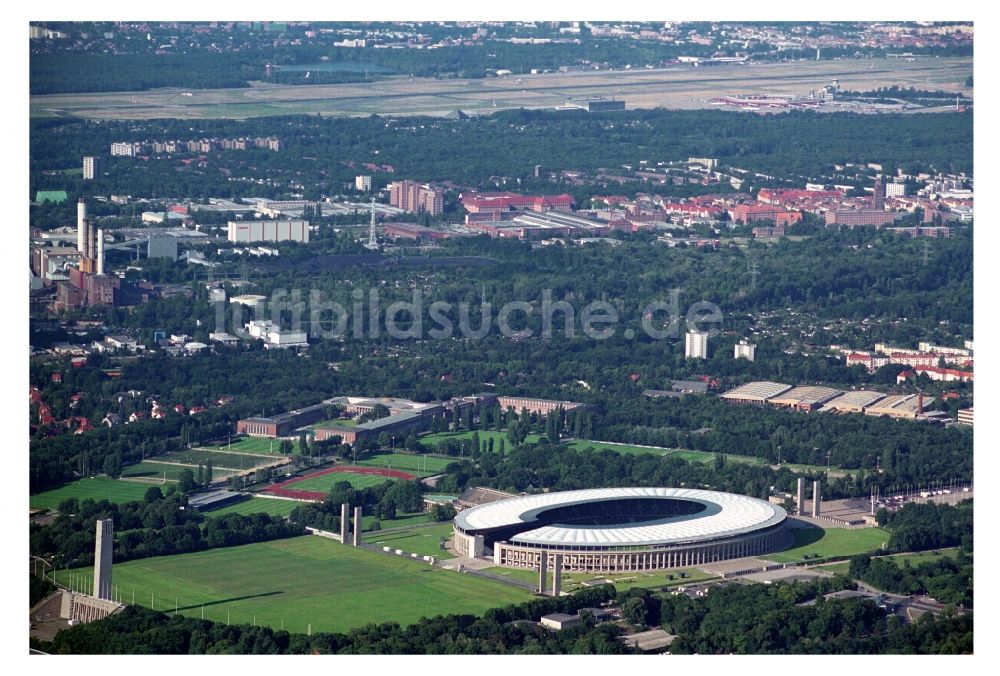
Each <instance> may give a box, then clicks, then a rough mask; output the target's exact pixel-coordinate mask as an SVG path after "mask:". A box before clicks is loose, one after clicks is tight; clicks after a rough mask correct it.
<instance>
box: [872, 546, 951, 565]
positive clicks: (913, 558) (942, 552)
mask: <svg viewBox="0 0 1000 676" xmlns="http://www.w3.org/2000/svg"><path fill="white" fill-rule="evenodd" d="M956 556H958V547H949V548H947V549H935V550H933V551H930V552H907V553H904V554H893V555H891V556H890V557H889V558H890V559H892V560H893V563H895V564H896V565H897V566H902V565H903V562H904V561H909V562H910V565H911V566H917V565H920V564H921V563H927V562H928V561H940V560H941V559H954V558H955V557H956Z"/></svg>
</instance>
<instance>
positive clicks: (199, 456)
mask: <svg viewBox="0 0 1000 676" xmlns="http://www.w3.org/2000/svg"><path fill="white" fill-rule="evenodd" d="M147 459H148V460H154V461H163V462H179V463H183V464H185V465H194V466H195V467H196V468H197V466H198V464H199V463H201V464H204V463H207V462H208V461H209V460H211V461H212V467H213V468H214V467H222V468H229V469H234V470H240V469H252V468H254V467H257V466H258V465H266V464H267V463H269V462H273V460H271V459H270V458H262V457H260V456H257V455H246V454H244V453H224V452H219V451H205V450H199V449H191V450H187V451H175V452H173V453H167V454H165V455H157V456H155V457H153V458H147Z"/></svg>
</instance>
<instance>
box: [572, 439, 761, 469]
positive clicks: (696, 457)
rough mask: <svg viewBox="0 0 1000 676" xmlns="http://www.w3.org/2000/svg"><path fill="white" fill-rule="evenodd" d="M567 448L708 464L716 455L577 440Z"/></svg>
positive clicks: (750, 460)
mask: <svg viewBox="0 0 1000 676" xmlns="http://www.w3.org/2000/svg"><path fill="white" fill-rule="evenodd" d="M567 446H569V447H570V448H572V449H573V450H575V451H582V450H584V449H587V448H592V449H594V450H597V451H603V450H605V449H607V450H611V451H614V452H615V453H622V454H625V455H659V456H670V457H671V458H680V459H682V460H686V461H687V462H701V463H708V462H712V461H714V460H715V453H712V452H710V451H691V450H687V449H683V448H661V447H655V446H633V445H630V444H612V443H608V442H606V441H588V440H586V439H576V440H574V441H571V442H569V443H568V444H567ZM726 461H728V462H747V463H753V464H760V463H761V462H762V460H760V459H758V458H754V457H751V456H749V455H730V454H726Z"/></svg>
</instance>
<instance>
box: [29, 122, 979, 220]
mask: <svg viewBox="0 0 1000 676" xmlns="http://www.w3.org/2000/svg"><path fill="white" fill-rule="evenodd" d="M238 136H249V137H256V136H276V137H278V138H280V139H281V140H282V142H283V143H284V144H285V145H284V149H283V150H281V151H280V152H273V151H269V150H247V151H235V150H233V151H216V152H213V153H211V154H209V155H207V156H206V160H205V161H204V162H198V163H190V164H182V163H180V162H179V161H178V160H177V159H176V158H175V159H170V158H169V157H167V156H163V157H162V158H154V159H151V160H150V161H148V162H142V161H137V160H135V159H134V158H127V157H111V158H108V162H107V163H106V173H105V175H104V176H102V177H99V178H96V179H94V180H93V181H84V180H83V179H82V177H79V176H67V175H63V174H61V173H59V174H56V175H46V174H43V173H42V172H43V171H46V170H48V171H52V170H63V169H66V168H68V167H78V166H80V158H81V157H82V156H84V155H107V153H108V152H109V150H108V149H109V146H110V144H111V143H112V142H115V141H145V140H153V139H178V140H193V139H201V138H212V137H215V138H228V137H238ZM372 139H378V142H377V143H375V144H373V143H372ZM30 145H31V165H30V166H31V180H30V186H31V190H32V191H33V192H32V195H33V194H34V191H37V190H46V189H64V190H67V191H68V192H69V193H71V195H70V196H71V200H70V201H71V202H72V201H75V200H74V199H72V198H75V197H76V196H85V195H89V194H98V195H107V194H130V195H133V196H135V197H152V198H158V197H159V198H162V197H179V198H192V199H200V198H204V197H209V196H211V197H231V196H248V197H249V196H263V197H272V198H276V197H281V196H283V195H287V194H288V193H289V192H290V188H289V186H290V184H292V183H294V184H295V185H300V186H301V190H300V192H301V193H302V194H304V196H305V198H306V199H318V198H319V197H320V196H323V195H333V194H338V193H340V192H341V191H342V190H343V189H344V184H345V183H347V182H351V183H353V179H354V176H355V175H356V174H357V173H358V170H359V169H358V167H360V166H361V164H362V163H366V162H373V163H378V164H380V165H392V166H393V167H394V169H395V171H394V174H393V175H390V176H386V175H385V174H376V176H375V181H374V184H375V187H376V188H378V187H383V186H384V185H385V182H386V180H395V179H396V178H397V177H402V178H410V179H414V180H420V181H453V182H454V183H456V184H458V185H463V186H473V187H482V188H492V189H496V188H497V187H498V186H497V183H496V182H494V181H493V180H491V178H492V177H501V180H503V179H506V181H507V182H506V184H503V183H501V185H502V186H503V187H506V188H508V189H511V188H516V187H517V185H518V181H519V180H520V181H522V183H524V184H525V185H528V183H527V182H530V181H531V180H533V179H532V177H531V175H532V172H533V169H534V165H535V164H538V163H539V162H542V163H543V166H544V168H545V170H546V172H550V171H555V172H558V171H560V170H576V171H585V172H593V171H596V170H597V169H598V168H606V169H607V168H610V169H613V170H615V171H617V168H618V167H620V165H623V164H627V165H630V166H632V167H636V166H639V161H640V160H646V161H649V162H650V163H651V164H654V165H655V163H656V162H660V161H674V160H683V159H687V158H688V157H713V158H717V159H718V160H719V162H720V164H722V165H725V166H730V167H736V168H741V169H743V170H750V171H751V172H761V173H763V174H767V175H770V176H774V177H779V178H787V179H792V180H794V182H795V184H796V185H801V184H802V182H804V180H814V179H815V178H817V177H819V176H821V175H823V174H832V173H833V165H834V164H838V163H840V164H842V163H845V162H855V163H858V164H860V165H861V166H864V165H865V164H866V163H868V162H878V163H880V164H882V166H883V167H885V168H886V169H885V171H886V172H887V173H892V172H893V171H894V168H895V167H901V168H903V169H905V170H906V171H907V172H908V173H914V174H916V173H920V172H922V171H930V170H936V171H942V172H960V171H965V172H971V171H972V160H971V158H972V115H970V114H958V113H940V114H935V115H859V114H851V113H828V114H826V113H825V114H818V113H814V112H806V111H800V112H794V111H793V112H789V113H787V114H782V115H768V116H756V115H734V114H732V113H730V112H726V111H719V110H709V111H705V110H697V111H694V110H692V111H681V110H674V111H667V110H663V109H655V110H635V111H627V112H625V113H601V114H597V113H594V114H584V113H580V114H572V113H559V112H551V111H529V110H521V111H506V112H499V113H496V114H494V115H490V116H485V117H475V118H472V119H467V120H442V119H439V118H419V117H411V118H405V119H394V118H382V117H378V116H372V117H367V118H323V117H318V116H294V117H270V118H256V119H250V120H247V121H244V122H237V121H231V120H229V121H227V120H197V121H193V120H155V121H144V122H137V121H127V122H124V121H122V122H117V121H104V122H87V121H83V120H69V119H60V118H51V119H33V120H31V124H30ZM470 150H471V151H470ZM351 162H353V163H355V165H356V167H352V166H350V164H349V163H351ZM233 177H245V178H247V179H252V180H245V181H244V180H232V179H233ZM261 178H264V179H270V180H265V181H263V182H258V181H257V179H261ZM758 180H759V179H754V180H753V181H752V182H757V181H758ZM762 184H765V185H766V184H769V183H767V182H765V183H762ZM566 188H568V183H567V184H564V185H560V184H558V183H556V184H549V189H550V190H553V191H561V190H563V189H566ZM606 191H607V188H605V194H606Z"/></svg>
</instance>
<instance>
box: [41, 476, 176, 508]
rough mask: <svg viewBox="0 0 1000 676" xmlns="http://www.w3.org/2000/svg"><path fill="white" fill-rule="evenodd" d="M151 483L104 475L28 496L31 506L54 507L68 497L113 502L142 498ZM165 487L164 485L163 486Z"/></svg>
mask: <svg viewBox="0 0 1000 676" xmlns="http://www.w3.org/2000/svg"><path fill="white" fill-rule="evenodd" d="M151 485H153V484H147V483H140V482H138V481H122V480H120V479H109V478H108V477H106V476H99V477H93V478H88V479H78V480H77V481H74V482H72V483H68V484H66V485H64V486H60V487H59V488H56V489H53V490H51V491H45V492H44V493H36V494H35V495H32V496H30V505H31V506H32V507H33V508H39V509H41V508H48V509H55V508H56V507H57V506H58V505H59V503H60V502H62V501H63V500H67V499H69V498H76V499H78V500H85V499H87V498H92V499H94V500H110V501H111V502H114V503H122V502H130V501H132V500H142V498H143V496H144V495H145V494H146V490H147V489H148V488H149V487H150V486H151ZM163 489H166V486H164V487H163Z"/></svg>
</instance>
